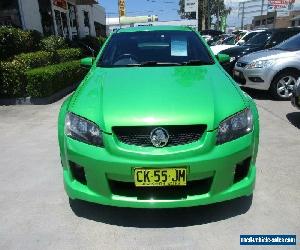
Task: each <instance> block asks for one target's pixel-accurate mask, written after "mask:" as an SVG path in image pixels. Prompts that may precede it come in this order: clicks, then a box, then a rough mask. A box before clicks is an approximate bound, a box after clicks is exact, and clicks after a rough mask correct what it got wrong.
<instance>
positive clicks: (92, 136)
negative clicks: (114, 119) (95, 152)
mask: <svg viewBox="0 0 300 250" xmlns="http://www.w3.org/2000/svg"><path fill="white" fill-rule="evenodd" d="M65 134H66V135H67V136H69V137H71V138H73V139H75V140H78V141H81V142H84V143H87V144H92V145H95V146H99V147H103V140H102V132H101V130H100V129H99V127H98V126H97V125H96V124H94V123H93V122H90V121H88V120H86V119H84V118H82V117H80V116H77V115H75V114H73V113H67V115H66V119H65Z"/></svg>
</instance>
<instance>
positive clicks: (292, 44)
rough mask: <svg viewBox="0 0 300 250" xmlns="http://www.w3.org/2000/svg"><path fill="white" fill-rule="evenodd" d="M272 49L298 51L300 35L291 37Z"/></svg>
mask: <svg viewBox="0 0 300 250" xmlns="http://www.w3.org/2000/svg"><path fill="white" fill-rule="evenodd" d="M274 49H280V50H287V51H297V50H300V34H298V35H296V36H293V37H291V38H290V39H288V40H287V41H284V42H283V43H281V44H279V45H277V46H276V47H275V48H274Z"/></svg>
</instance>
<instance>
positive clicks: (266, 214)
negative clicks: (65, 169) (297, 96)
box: [0, 91, 300, 250]
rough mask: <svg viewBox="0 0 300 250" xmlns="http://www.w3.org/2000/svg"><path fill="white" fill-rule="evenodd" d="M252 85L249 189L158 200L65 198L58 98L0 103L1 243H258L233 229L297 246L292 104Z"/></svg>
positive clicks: (297, 116)
mask: <svg viewBox="0 0 300 250" xmlns="http://www.w3.org/2000/svg"><path fill="white" fill-rule="evenodd" d="M250 95H254V98H255V99H256V102H257V105H258V109H259V114H260V126H261V136H260V147H259V155H258V159H257V182H256V189H255V192H254V195H253V198H252V199H249V198H240V199H236V200H233V201H229V202H223V203H219V204H214V205H210V206H201V207H194V208H181V209H162V210H147V209H129V208H113V207H105V206H101V205H95V204H90V203H86V202H69V199H68V198H67V196H66V194H65V192H64V188H63V182H62V171H61V167H60V159H59V150H58V144H57V135H56V127H57V115H58V111H59V107H60V105H61V103H62V100H61V101H59V102H57V103H54V104H51V105H46V106H0V187H1V191H0V249H5V250H6V249H30V250H34V249H43V250H46V249H240V248H241V249H259V248H257V247H255V248H253V247H241V246H240V245H239V236H240V234H296V235H297V236H298V249H299V248H300V247H299V246H300V245H299V244H300V241H299V239H300V195H299V193H300V112H299V111H297V110H296V109H295V108H294V107H292V106H291V104H290V102H286V101H283V102H282V101H281V102H278V101H272V100H269V99H268V97H267V95H266V94H264V93H262V92H255V91H254V92H253V91H251V92H250ZM296 248H297V247H289V248H288V249H296ZM261 249H266V247H261ZM267 249H271V248H269V247H268V248H267ZM272 249H287V248H286V247H285V248H280V247H275V248H274V247H272Z"/></svg>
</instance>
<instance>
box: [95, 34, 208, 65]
mask: <svg viewBox="0 0 300 250" xmlns="http://www.w3.org/2000/svg"><path fill="white" fill-rule="evenodd" d="M188 61H201V62H203V64H212V63H213V60H212V58H211V56H210V54H209V52H208V50H207V49H206V47H205V45H204V44H203V42H202V41H201V40H200V38H199V37H198V36H197V35H196V33H195V32H192V31H140V32H124V33H122V32H120V33H116V34H114V35H112V37H111V40H110V41H109V42H108V44H107V46H106V47H105V48H104V51H103V54H102V56H101V58H100V60H99V62H98V66H100V67H122V66H130V65H136V64H143V63H145V62H157V63H178V64H181V63H185V62H188Z"/></svg>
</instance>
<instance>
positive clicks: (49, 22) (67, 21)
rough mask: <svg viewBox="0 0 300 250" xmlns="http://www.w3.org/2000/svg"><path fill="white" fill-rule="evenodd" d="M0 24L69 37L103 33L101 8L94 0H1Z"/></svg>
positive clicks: (102, 12)
mask: <svg viewBox="0 0 300 250" xmlns="http://www.w3.org/2000/svg"><path fill="white" fill-rule="evenodd" d="M0 25H12V26H15V27H20V28H23V29H25V30H37V31H39V32H41V33H42V34H44V35H46V36H47V35H59V36H63V37H65V38H69V39H71V40H73V39H76V38H80V37H85V36H87V35H90V36H105V35H106V16H105V9H104V8H103V7H102V6H101V5H99V4H98V2H96V1H95V0H1V2H0Z"/></svg>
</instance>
